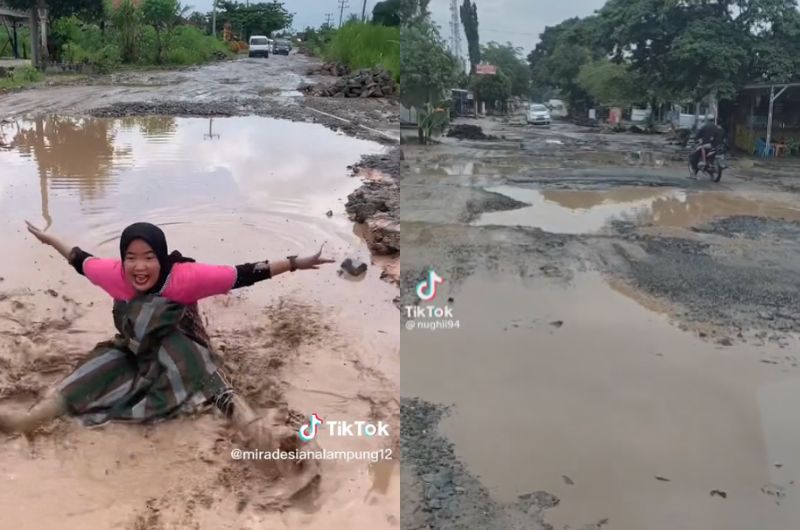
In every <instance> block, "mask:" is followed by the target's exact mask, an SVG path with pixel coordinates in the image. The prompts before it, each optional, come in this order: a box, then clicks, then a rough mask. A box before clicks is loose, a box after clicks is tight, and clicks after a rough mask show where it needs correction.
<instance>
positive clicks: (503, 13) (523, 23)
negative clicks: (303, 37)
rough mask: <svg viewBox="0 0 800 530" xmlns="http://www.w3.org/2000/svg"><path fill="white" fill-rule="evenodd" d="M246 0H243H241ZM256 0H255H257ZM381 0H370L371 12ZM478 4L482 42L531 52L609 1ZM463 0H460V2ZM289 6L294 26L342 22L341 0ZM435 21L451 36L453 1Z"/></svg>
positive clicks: (197, 0)
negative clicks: (549, 34)
mask: <svg viewBox="0 0 800 530" xmlns="http://www.w3.org/2000/svg"><path fill="white" fill-rule="evenodd" d="M240 1H243V0H240ZM254 1H255V0H254ZM377 1H378V0H367V13H371V12H372V8H373V7H374V5H375V4H376V3H377ZM475 2H476V4H477V6H478V31H479V32H480V38H481V42H482V43H487V42H489V41H497V42H500V43H505V42H508V41H510V42H512V43H513V44H514V45H516V46H520V47H522V48H524V49H525V53H526V55H527V53H528V52H529V51H530V50H532V49H533V47H534V46H536V42H537V41H538V40H539V34H540V33H541V32H542V31H544V28H545V26H553V25H555V24H558V23H559V22H561V21H562V20H564V19H567V18H570V17H575V16H580V17H584V16H587V15H590V14H592V12H594V10H595V9H599V8H600V7H601V6H602V5H603V4H604V3H605V0H475ZM182 3H183V4H185V5H190V6H192V7H193V10H195V11H203V12H208V11H211V5H212V3H213V0H182ZM461 3H462V0H459V5H460V4H461ZM347 4H349V7H346V8H345V9H344V17H345V18H347V15H348V14H349V13H357V14H358V15H359V16H360V15H361V8H362V5H363V0H345V5H347ZM283 5H284V6H285V7H286V9H287V10H288V11H289V12H291V13H294V14H295V17H294V23H293V26H294V28H295V29H297V30H302V29H304V28H305V27H306V26H312V27H318V26H320V25H321V24H322V23H323V22H325V14H326V13H331V14H332V15H333V17H334V18H333V21H334V24H338V22H339V7H338V6H339V3H338V1H337V0H284V1H283ZM430 9H431V13H432V15H433V19H434V21H435V22H436V23H437V24H439V26H440V27H441V28H442V36H443V37H445V38H446V39H449V37H450V0H431V4H430ZM461 40H462V52H463V53H464V55H466V51H467V44H466V37H464V36H463V27H462V37H461Z"/></svg>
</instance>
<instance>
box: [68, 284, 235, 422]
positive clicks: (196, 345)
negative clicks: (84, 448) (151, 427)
mask: <svg viewBox="0 0 800 530" xmlns="http://www.w3.org/2000/svg"><path fill="white" fill-rule="evenodd" d="M113 316H114V325H115V326H116V328H117V331H118V334H117V336H116V337H115V338H114V339H112V340H109V341H106V342H101V343H100V344H98V345H97V346H95V348H94V350H93V351H92V352H91V353H90V354H89V356H88V357H87V358H86V360H84V362H82V363H81V364H80V365H79V366H78V367H77V368H76V369H75V371H74V372H73V373H72V374H70V375H69V376H67V377H66V378H65V379H64V380H63V381H61V383H60V384H59V385H58V391H59V392H60V393H61V394H62V396H63V397H64V399H65V400H66V403H67V407H68V411H69V413H70V414H71V415H73V416H76V417H78V418H80V419H81V421H83V423H84V424H85V425H98V424H101V423H105V422H107V421H112V420H116V421H131V422H148V421H154V420H158V419H163V418H167V417H170V416H173V415H175V414H177V413H178V412H180V411H182V410H191V409H195V408H196V407H198V406H202V405H207V404H210V403H214V404H215V405H217V407H219V408H220V409H221V410H222V411H223V412H224V413H226V414H227V413H228V412H229V408H230V407H229V404H230V399H231V397H232V394H233V390H232V389H231V386H230V384H229V383H228V381H227V378H226V377H225V374H224V372H223V370H222V366H223V364H222V362H221V359H219V357H218V356H217V355H216V354H215V353H214V352H213V351H212V349H211V347H210V341H209V339H208V335H207V333H206V331H205V329H204V328H203V325H202V322H201V320H200V315H199V312H198V309H197V304H193V305H190V306H186V305H181V304H177V303H174V302H171V301H169V300H167V299H166V298H163V297H160V296H158V295H141V296H138V297H136V298H134V299H132V300H131V301H129V302H123V301H115V303H114V310H113Z"/></svg>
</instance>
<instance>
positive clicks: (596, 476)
mask: <svg viewBox="0 0 800 530" xmlns="http://www.w3.org/2000/svg"><path fill="white" fill-rule="evenodd" d="M480 125H481V127H482V128H483V129H484V131H485V132H486V133H487V134H491V135H493V136H496V137H498V138H500V140H497V141H495V142H494V144H493V145H491V146H489V145H488V144H487V143H486V142H479V141H469V140H460V141H454V140H450V139H442V140H441V142H440V143H439V144H438V145H435V146H431V147H428V148H421V147H417V146H405V147H404V151H405V162H406V164H408V168H407V171H405V172H404V174H403V186H402V189H401V197H402V200H403V204H404V208H403V212H402V220H403V231H404V236H403V237H404V241H403V242H404V248H403V270H402V281H401V286H402V291H401V292H402V295H403V300H402V302H403V304H408V305H415V304H416V305H426V302H423V301H420V300H419V299H417V297H416V296H415V295H414V287H415V286H416V284H417V283H418V282H419V281H421V280H422V279H424V278H425V274H426V271H427V269H428V268H430V267H433V268H434V269H435V270H436V272H437V273H438V274H439V275H440V276H441V277H443V278H444V279H445V283H444V284H443V287H442V288H441V290H442V291H443V292H441V293H440V294H439V295H438V296H437V299H436V301H435V302H434V305H437V306H442V305H448V306H450V307H451V308H452V311H453V312H454V318H457V319H459V321H460V324H461V327H460V328H459V329H453V330H437V331H435V332H432V331H429V330H420V329H416V330H414V331H404V332H403V344H404V359H403V374H402V376H403V377H402V381H403V384H402V393H403V396H404V402H403V408H404V409H405V407H409V412H406V411H405V410H403V417H404V418H405V417H406V414H411V411H412V410H414V409H415V408H416V409H419V408H420V405H419V402H416V401H410V400H414V399H419V400H422V401H423V402H425V403H429V404H430V407H431V408H432V409H433V410H439V409H438V407H447V410H448V413H447V414H446V415H444V416H441V417H440V416H439V415H437V414H438V413H435V414H434V413H432V417H434V418H435V420H434V423H436V422H438V427H436V428H435V432H436V433H437V436H439V437H440V439H441V442H437V443H441V444H443V446H446V447H448V448H450V450H452V452H453V458H454V460H453V462H455V463H454V464H452V466H450V464H449V463H448V464H440V465H439V467H441V468H443V469H444V470H445V471H447V470H448V469H449V468H450V467H452V469H450V471H448V473H449V472H452V473H455V476H459V475H460V474H461V473H462V472H463V473H467V474H468V475H469V476H470V477H473V478H474V479H475V480H476V481H477V482H470V481H466V482H465V484H466V485H464V486H460V487H461V488H462V489H463V491H459V495H461V496H462V497H463V498H471V497H470V496H471V495H472V496H473V497H472V498H473V499H475V501H474V503H475V505H476V506H479V507H486V508H484V509H483V510H482V512H483V511H486V512H491V511H492V510H496V509H498V508H497V507H501V508H499V509H500V510H501V511H502V512H505V513H515V512H514V509H513V506H514V505H515V503H516V502H517V501H518V500H520V498H519V496H520V495H530V494H532V493H534V492H544V493H541V494H540V495H541V498H543V499H545V498H546V499H551V498H552V499H558V500H559V502H558V503H557V504H555V505H552V506H551V507H549V508H547V509H546V510H543V512H542V519H541V520H540V521H538V523H537V524H541V525H544V526H543V527H544V528H554V529H558V530H565V529H567V528H569V529H575V528H584V527H585V528H600V527H607V528H653V529H660V528H664V529H665V530H666V529H671V528H674V527H675V525H679V526H680V525H683V526H686V527H704V528H705V527H708V528H711V527H716V526H720V527H725V528H741V529H742V530H746V529H748V528H751V527H756V526H758V527H759V528H765V529H767V528H768V529H770V530H772V529H774V530H779V529H782V528H786V527H790V526H792V525H796V524H798V521H800V513H798V512H797V511H796V510H794V509H793V508H792V507H790V506H789V503H787V499H789V498H794V497H795V496H796V495H797V492H796V491H795V490H794V484H795V481H796V477H795V475H796V473H797V471H798V469H800V468H796V467H795V464H794V463H791V464H787V463H785V462H784V460H785V459H786V458H787V455H790V454H791V453H792V450H790V449H788V447H789V446H790V445H791V444H793V443H795V441H796V440H798V437H797V433H796V432H795V429H793V428H792V427H791V425H792V424H793V422H794V421H795V420H794V419H790V418H794V416H795V414H794V412H793V411H792V407H791V406H790V405H789V401H783V402H781V401H780V400H781V399H784V400H786V399H790V398H789V397H788V396H790V395H792V393H793V392H794V388H795V387H797V381H798V379H797V378H798V372H797V369H798V367H797V364H798V363H797V359H796V356H795V355H794V353H793V350H794V348H795V347H796V345H797V343H798V337H800V335H798V330H797V328H796V326H795V322H796V321H797V317H798V316H800V315H798V307H795V306H797V304H796V303H795V300H797V299H798V295H800V293H798V292H797V288H796V285H797V284H798V280H800V277H798V271H797V270H795V269H796V266H795V264H796V263H798V262H800V261H798V258H800V255H799V254H798V252H799V251H800V248H799V247H798V246H797V222H798V220H800V218H799V217H798V214H800V200H798V198H797V196H796V195H795V194H794V193H792V192H791V191H790V189H789V187H788V186H789V185H790V183H791V180H790V179H789V177H788V176H775V175H773V178H763V179H762V178H754V177H753V174H754V173H753V170H752V166H748V163H747V160H739V159H733V160H732V161H731V168H730V170H729V171H727V172H726V173H725V175H724V177H723V181H722V183H720V184H716V185H715V184H712V183H710V182H707V181H703V180H702V179H700V180H689V179H687V178H686V175H687V172H686V168H685V161H684V159H683V151H682V150H681V149H680V148H679V147H676V146H674V145H672V144H670V143H669V142H668V139H667V138H665V137H663V136H657V135H652V136H651V135H638V134H629V133H623V134H618V135H603V134H599V133H597V132H596V131H593V130H591V129H586V128H580V127H574V126H571V125H567V124H559V123H556V124H554V125H553V127H551V128H550V129H545V128H531V127H525V126H523V125H521V124H520V125H517V124H514V123H507V122H503V121H502V120H481V121H480ZM503 137H505V139H503ZM576 150H577V151H576ZM634 153H635V154H634ZM760 171H762V172H763V171H765V170H764V169H763V168H760ZM495 196H500V197H502V198H501V199H499V201H493V200H490V199H488V198H489V197H495ZM445 198H446V199H445ZM481 198H485V199H487V200H481ZM498 203H500V204H502V203H505V204H504V205H503V206H506V207H498ZM406 205H407V206H406ZM403 320H404V322H405V321H407V320H409V317H407V316H406V315H405V313H404V314H403ZM500 346H502V347H500ZM406 352H408V353H406ZM444 374H446V375H444ZM779 395H780V396H783V398H779V397H778V396H779ZM689 411H692V412H691V413H690V412H689ZM420 421H421V420H420ZM424 429H426V430H427V431H428V432H430V431H432V430H434V427H428V426H427V425H426V427H424ZM405 443H406V439H405V438H404V444H405ZM407 443H408V444H412V445H413V444H417V445H419V446H421V447H423V448H425V446H426V442H425V441H423V440H411V439H409V440H408V442H407ZM426 451H427V452H429V451H430V449H423V452H422V453H421V454H419V453H415V452H414V451H412V450H409V449H406V448H405V446H404V454H406V455H407V461H408V462H409V467H410V469H412V470H416V471H415V472H413V473H406V474H404V475H403V477H402V481H403V485H404V486H405V484H409V485H410V486H409V487H410V491H411V492H412V493H413V492H415V493H413V495H411V494H410V495H411V496H410V498H409V500H408V501H407V502H411V503H412V504H413V506H412V507H406V506H404V507H403V509H404V513H406V510H408V511H410V512H415V513H417V515H419V514H423V515H425V516H424V517H422V516H419V517H418V518H417V519H413V520H414V521H415V524H418V525H422V526H419V527H424V525H425V524H428V525H429V526H430V528H449V527H450V526H448V524H449V523H448V519H447V517H444V518H443V517H439V516H438V515H437V514H438V513H440V512H442V513H445V514H447V513H449V512H447V509H448V508H447V506H448V504H447V503H434V504H435V505H433V504H432V503H431V499H430V498H428V497H426V495H425V493H426V485H425V484H426V479H425V478H424V476H425V473H426V472H427V467H430V465H427V467H426V464H421V465H419V466H414V462H415V461H419V462H426V460H425V458H426V456H425V455H426ZM789 458H791V457H789ZM448 462H449V460H448ZM439 467H434V469H437V473H441V472H442V471H441V470H439ZM665 470H668V471H665ZM448 476H449V475H448ZM427 478H428V481H430V479H431V478H432V477H427ZM484 494H486V495H488V497H484V496H483V495H484ZM531 497H532V495H530V496H529V497H528V498H531ZM433 498H437V497H436V496H434V497H433ZM415 499H416V501H415ZM734 499H735V502H732V501H733V500H734ZM445 500H447V499H445ZM404 502H405V501H404ZM448 502H449V501H448ZM414 503H415V504H414ZM460 513H464V514H466V515H465V517H467V518H469V517H474V521H475V522H476V525H477V526H475V527H480V526H481V525H480V521H482V520H481V519H480V517H481V514H479V513H475V512H473V511H470V510H469V509H468V508H464V509H462V510H461V512H460ZM459 521H460V522H462V523H463V520H459ZM496 521H501V520H500V519H497V520H496ZM504 525H507V526H504ZM493 527H496V528H505V527H508V528H516V527H515V526H513V523H509V522H498V523H497V526H493ZM531 528H536V526H531Z"/></svg>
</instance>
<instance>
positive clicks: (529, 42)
mask: <svg viewBox="0 0 800 530" xmlns="http://www.w3.org/2000/svg"><path fill="white" fill-rule="evenodd" d="M462 2H463V0H459V2H458V3H459V6H460V5H461V3H462ZM475 3H476V4H477V6H478V32H479V34H480V39H481V43H487V42H490V41H496V42H500V43H506V42H511V43H512V44H514V45H515V46H519V47H521V48H524V49H525V53H526V54H527V52H529V51H530V50H532V49H533V48H534V47H535V46H536V43H537V42H538V41H539V35H540V34H541V33H542V31H544V28H545V27H546V26H554V25H556V24H558V23H559V22H561V21H562V20H565V19H568V18H572V17H576V16H577V17H585V16H587V15H591V14H592V13H593V12H594V11H595V10H597V9H599V8H600V7H602V6H603V4H604V3H605V0H562V1H560V2H553V1H551V0H475ZM430 10H431V15H432V17H433V20H434V21H435V22H436V23H437V24H439V26H441V28H442V36H443V37H445V38H447V39H448V40H449V37H450V0H432V1H431V5H430ZM461 34H462V36H461V41H462V53H464V54H465V55H466V52H467V50H466V42H467V39H466V37H465V36H464V30H463V26H461Z"/></svg>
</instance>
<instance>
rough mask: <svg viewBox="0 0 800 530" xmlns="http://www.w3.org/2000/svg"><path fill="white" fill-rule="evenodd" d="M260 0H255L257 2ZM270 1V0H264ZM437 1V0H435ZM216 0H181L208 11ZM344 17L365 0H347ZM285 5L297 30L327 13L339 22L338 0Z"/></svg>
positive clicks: (294, 0) (287, 0) (291, 0)
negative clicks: (292, 17) (292, 16)
mask: <svg viewBox="0 0 800 530" xmlns="http://www.w3.org/2000/svg"><path fill="white" fill-rule="evenodd" d="M238 1H239V2H244V1H245V0H238ZM257 1H259V0H253V2H254V3H255V2H257ZM263 1H269V0H263ZM434 1H436V0H434ZM439 1H441V0H439ZM377 2H378V0H367V13H368V14H369V13H372V8H373V6H374V5H375V4H376V3H377ZM213 3H214V0H181V4H183V5H188V6H192V11H201V12H203V13H207V12H210V11H211V6H212V5H213ZM348 4H349V7H345V9H344V18H347V15H349V14H350V13H356V14H358V16H361V8H362V7H363V5H364V0H345V5H348ZM283 6H284V7H285V8H286V10H287V11H289V12H290V13H294V21H293V22H292V26H293V27H294V29H296V30H298V31H299V30H303V29H305V28H306V27H307V26H311V27H314V28H317V27H319V26H321V25H322V23H323V22H325V13H330V14H331V15H332V16H333V23H334V25H336V24H338V23H339V2H338V1H337V0H283Z"/></svg>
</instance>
